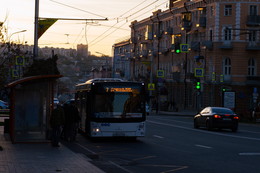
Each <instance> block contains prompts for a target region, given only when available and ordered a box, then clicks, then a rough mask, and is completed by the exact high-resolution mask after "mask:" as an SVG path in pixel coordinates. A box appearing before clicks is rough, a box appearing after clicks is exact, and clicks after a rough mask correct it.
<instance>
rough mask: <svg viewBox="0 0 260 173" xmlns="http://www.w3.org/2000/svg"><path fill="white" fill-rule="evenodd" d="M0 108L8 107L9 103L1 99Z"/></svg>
mask: <svg viewBox="0 0 260 173" xmlns="http://www.w3.org/2000/svg"><path fill="white" fill-rule="evenodd" d="M0 109H9V104H8V103H7V102H5V101H3V100H0Z"/></svg>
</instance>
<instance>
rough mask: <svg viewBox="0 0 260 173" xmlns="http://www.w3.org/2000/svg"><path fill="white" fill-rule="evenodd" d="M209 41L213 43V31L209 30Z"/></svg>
mask: <svg viewBox="0 0 260 173" xmlns="http://www.w3.org/2000/svg"><path fill="white" fill-rule="evenodd" d="M209 40H210V41H213V31H212V30H209Z"/></svg>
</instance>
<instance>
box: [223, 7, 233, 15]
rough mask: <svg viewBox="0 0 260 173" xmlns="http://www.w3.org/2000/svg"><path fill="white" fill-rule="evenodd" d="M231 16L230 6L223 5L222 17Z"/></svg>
mask: <svg viewBox="0 0 260 173" xmlns="http://www.w3.org/2000/svg"><path fill="white" fill-rule="evenodd" d="M231 15H232V5H225V9H224V16H231Z"/></svg>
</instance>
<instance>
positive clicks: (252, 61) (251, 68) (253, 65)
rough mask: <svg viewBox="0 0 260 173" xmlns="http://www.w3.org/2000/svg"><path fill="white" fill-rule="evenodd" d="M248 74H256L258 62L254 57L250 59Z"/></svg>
mask: <svg viewBox="0 0 260 173" xmlns="http://www.w3.org/2000/svg"><path fill="white" fill-rule="evenodd" d="M247 75H248V76H255V75H256V63H255V59H254V58H250V59H249V60H248V73H247Z"/></svg>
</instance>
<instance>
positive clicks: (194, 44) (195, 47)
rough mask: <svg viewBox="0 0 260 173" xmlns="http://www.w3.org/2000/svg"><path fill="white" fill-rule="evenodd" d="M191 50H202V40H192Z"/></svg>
mask: <svg viewBox="0 0 260 173" xmlns="http://www.w3.org/2000/svg"><path fill="white" fill-rule="evenodd" d="M191 50H193V51H199V50H200V42H199V41H192V42H191Z"/></svg>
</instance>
